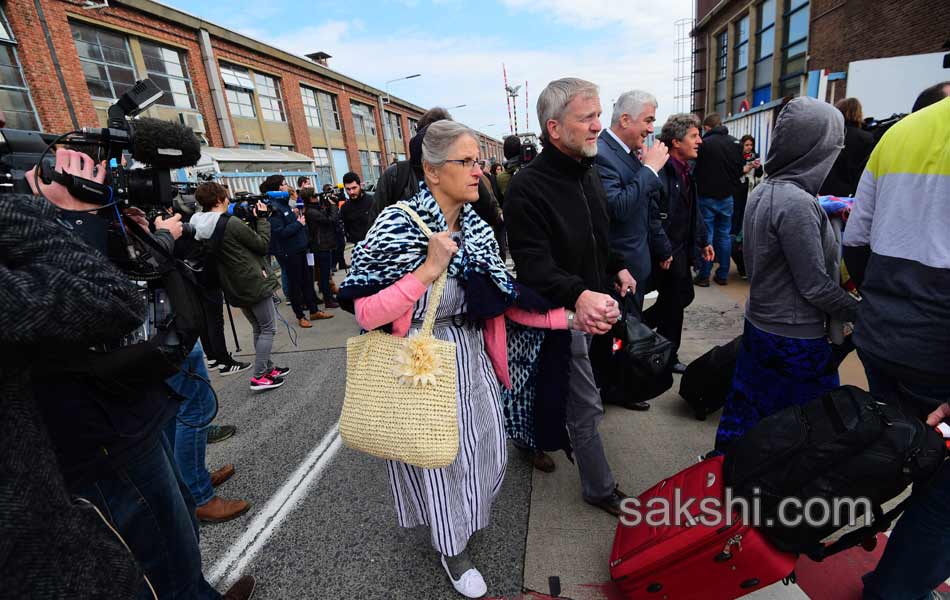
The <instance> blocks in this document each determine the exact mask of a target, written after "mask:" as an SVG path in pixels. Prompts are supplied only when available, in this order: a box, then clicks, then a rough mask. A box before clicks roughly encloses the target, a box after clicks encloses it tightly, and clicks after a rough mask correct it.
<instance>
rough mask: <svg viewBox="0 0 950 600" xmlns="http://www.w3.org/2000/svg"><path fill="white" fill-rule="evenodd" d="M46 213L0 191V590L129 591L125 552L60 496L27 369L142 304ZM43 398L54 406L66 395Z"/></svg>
mask: <svg viewBox="0 0 950 600" xmlns="http://www.w3.org/2000/svg"><path fill="white" fill-rule="evenodd" d="M57 216H58V215H57V214H56V210H55V209H54V208H53V207H52V205H49V204H47V203H46V202H45V201H44V200H40V199H39V198H36V197H32V196H26V195H20V194H3V195H0V289H2V290H3V293H4V301H5V302H8V303H9V304H8V305H5V306H4V310H2V311H0V331H2V332H3V333H2V335H0V356H2V357H3V360H2V362H0V381H2V383H0V589H2V590H3V596H4V597H7V598H133V597H135V594H136V592H137V591H138V590H139V589H140V588H141V586H142V578H141V576H140V574H139V572H138V567H137V566H136V564H135V560H134V558H133V557H132V555H131V553H129V551H128V550H127V549H126V548H125V547H124V546H123V545H122V544H121V542H119V540H118V539H117V538H116V537H115V536H114V535H113V534H112V532H110V531H109V529H108V528H107V527H106V525H105V523H103V522H102V520H101V519H100V518H99V517H98V515H96V513H95V511H93V510H91V509H90V508H87V507H83V506H80V505H77V504H75V503H73V502H72V500H71V499H70V497H69V495H68V494H67V491H66V488H65V485H64V482H63V477H62V475H61V473H60V468H59V465H58V463H57V459H56V456H55V454H54V450H53V448H54V445H53V444H52V441H51V440H50V436H49V435H48V433H47V431H46V427H45V426H44V423H43V420H42V419H41V417H40V414H39V413H38V411H37V406H36V403H35V402H34V398H33V394H32V387H33V382H32V381H31V369H32V368H33V367H34V366H37V365H39V366H42V365H43V364H44V363H46V362H48V361H50V360H55V357H54V352H53V351H54V350H55V349H57V348H61V347H63V346H73V345H75V346H77V347H82V346H86V345H88V344H90V343H93V342H96V341H98V340H101V339H103V338H111V337H114V336H118V335H122V334H123V333H126V332H127V331H128V330H129V329H131V328H133V327H135V326H136V325H137V324H138V323H139V322H140V321H141V319H140V318H139V312H140V311H144V308H145V307H144V304H143V303H142V302H141V299H140V298H139V290H138V288H137V287H136V286H135V285H133V284H132V283H131V282H130V281H129V279H128V277H127V276H125V275H123V274H122V273H120V272H118V270H116V269H115V267H113V266H112V265H111V264H109V262H108V261H106V260H105V259H104V258H103V257H102V256H101V255H100V254H98V253H97V252H95V251H93V250H92V249H91V248H90V247H89V246H88V245H86V244H85V243H84V242H83V241H81V240H80V239H79V238H78V237H77V236H75V235H73V234H72V233H71V232H70V231H69V230H67V229H66V228H65V227H63V226H62V225H60V224H59V223H58V222H57V220H56V219H57ZM92 218H95V217H92ZM13 308H16V310H14V309H13ZM33 377H34V379H35V376H33ZM47 400H51V401H52V402H53V403H54V405H53V406H50V407H49V409H48V410H50V411H53V412H55V411H56V410H57V408H58V407H60V406H62V405H63V404H65V403H67V402H70V398H68V397H64V398H51V399H47ZM81 426H82V423H72V428H73V429H74V430H75V429H77V428H78V427H81Z"/></svg>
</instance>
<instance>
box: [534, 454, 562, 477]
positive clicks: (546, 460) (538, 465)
mask: <svg viewBox="0 0 950 600" xmlns="http://www.w3.org/2000/svg"><path fill="white" fill-rule="evenodd" d="M531 464H532V465H534V468H535V469H537V470H539V471H542V472H544V473H551V472H553V471H554V469H556V468H557V465H556V464H554V459H553V458H551V457H550V456H548V455H547V454H546V453H545V452H543V451H542V450H535V451H534V452H533V456H532V457H531Z"/></svg>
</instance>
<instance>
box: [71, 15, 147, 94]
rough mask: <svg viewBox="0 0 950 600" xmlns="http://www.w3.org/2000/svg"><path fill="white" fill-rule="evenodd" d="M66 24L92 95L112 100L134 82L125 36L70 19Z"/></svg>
mask: <svg viewBox="0 0 950 600" xmlns="http://www.w3.org/2000/svg"><path fill="white" fill-rule="evenodd" d="M69 27H70V29H72V33H73V41H74V42H75V44H76V51H77V52H78V53H79V63H80V65H81V66H82V72H83V75H84V76H85V78H86V86H87V87H88V88H89V93H90V94H91V95H92V97H93V98H104V99H107V100H114V99H116V98H118V97H119V96H121V95H122V94H124V93H125V92H126V91H127V90H128V89H129V88H130V87H132V86H133V85H135V67H133V65H132V52H131V50H130V48H129V40H128V39H127V38H126V37H125V36H124V35H122V34H119V33H115V32H112V31H109V30H107V29H100V28H98V27H93V26H92V25H87V24H85V23H76V22H73V21H70V23H69Z"/></svg>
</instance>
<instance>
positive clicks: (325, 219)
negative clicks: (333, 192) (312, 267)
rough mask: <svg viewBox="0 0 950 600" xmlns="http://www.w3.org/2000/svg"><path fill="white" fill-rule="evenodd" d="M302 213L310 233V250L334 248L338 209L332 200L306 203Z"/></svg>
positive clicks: (338, 215) (338, 217)
mask: <svg viewBox="0 0 950 600" xmlns="http://www.w3.org/2000/svg"><path fill="white" fill-rule="evenodd" d="M305 210H306V212H305V213H304V214H305V216H306V220H307V230H308V231H309V234H310V250H311V251H313V252H320V251H321V250H323V251H328V250H335V249H336V226H337V223H338V222H339V220H340V211H339V210H338V209H337V207H336V204H334V203H332V202H317V203H313V204H307V208H306V209H305Z"/></svg>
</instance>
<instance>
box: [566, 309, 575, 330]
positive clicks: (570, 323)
mask: <svg viewBox="0 0 950 600" xmlns="http://www.w3.org/2000/svg"><path fill="white" fill-rule="evenodd" d="M567 329H568V331H571V330H573V329H574V311H573V310H569V311H567Z"/></svg>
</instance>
